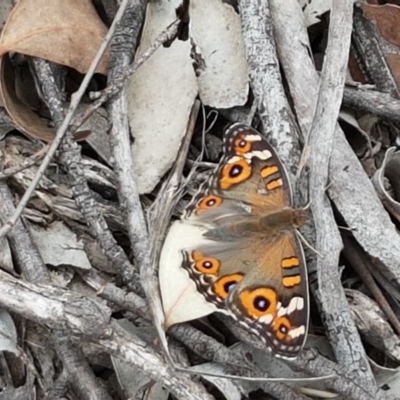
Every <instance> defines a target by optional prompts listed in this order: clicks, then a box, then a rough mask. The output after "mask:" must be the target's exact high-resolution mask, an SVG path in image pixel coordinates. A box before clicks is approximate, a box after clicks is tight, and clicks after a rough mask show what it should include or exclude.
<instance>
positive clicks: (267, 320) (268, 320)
mask: <svg viewBox="0 0 400 400" xmlns="http://www.w3.org/2000/svg"><path fill="white" fill-rule="evenodd" d="M272 320H273V315H272V314H267V315H263V316H262V317H261V318H260V319H259V321H260V322H262V323H263V324H270V323H271V322H272Z"/></svg>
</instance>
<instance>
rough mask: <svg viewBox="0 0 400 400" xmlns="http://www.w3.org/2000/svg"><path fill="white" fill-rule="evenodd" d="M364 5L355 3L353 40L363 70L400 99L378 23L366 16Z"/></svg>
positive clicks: (381, 88)
mask: <svg viewBox="0 0 400 400" xmlns="http://www.w3.org/2000/svg"><path fill="white" fill-rule="evenodd" d="M360 3H361V2H360ZM362 7H363V5H362V4H358V2H357V3H356V4H355V5H354V32H353V42H354V49H355V51H356V53H357V54H358V61H359V62H360V63H361V64H362V65H363V67H364V68H363V70H364V71H365V72H366V74H367V76H368V78H369V79H370V80H371V81H372V83H374V84H376V85H377V86H378V87H379V89H380V90H382V91H383V92H386V93H389V94H390V95H391V96H392V97H394V98H397V99H398V98H400V94H399V90H398V89H397V86H396V82H395V80H394V78H393V75H392V72H391V71H390V68H389V66H388V64H387V62H386V58H385V52H384V50H383V48H382V45H381V40H380V38H379V34H378V31H377V28H376V24H374V23H373V22H372V21H370V20H368V19H367V18H366V17H365V16H364V12H363V10H362Z"/></svg>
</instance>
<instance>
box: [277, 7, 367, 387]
mask: <svg viewBox="0 0 400 400" xmlns="http://www.w3.org/2000/svg"><path fill="white" fill-rule="evenodd" d="M271 4H272V14H273V19H274V26H275V32H276V38H277V46H278V52H279V56H280V59H281V62H282V66H283V68H284V70H285V75H286V78H287V80H288V84H289V87H290V92H291V95H292V98H293V102H294V105H295V107H296V113H297V117H298V121H299V124H300V127H301V129H302V131H303V133H305V134H306V133H307V132H308V131H309V129H310V127H311V122H312V120H313V116H314V109H315V104H316V101H317V94H318V74H317V72H316V70H315V67H314V64H313V62H312V60H311V59H310V56H309V52H308V51H307V49H308V48H309V42H308V35H307V31H306V28H305V26H304V24H303V16H302V14H301V9H300V7H299V4H298V2H297V1H295V0H290V1H282V0H271ZM341 5H342V6H343V1H341V2H338V3H336V2H335V7H338V6H339V7H340V6H341ZM346 7H350V5H349V4H348V2H347V4H346ZM335 10H337V8H335ZM345 17H347V25H346V26H343V29H346V35H347V39H346V40H347V43H348V40H349V39H348V35H349V34H350V33H349V32H350V30H351V26H349V23H350V21H349V19H350V18H351V9H349V8H347V12H346V13H344V15H343V18H345ZM288 18H290V19H291V23H290V24H287V23H285V22H284V21H287V19H288ZM336 18H337V17H336ZM333 22H337V19H336V20H335V21H333ZM339 51H340V50H339ZM345 51H348V48H346V50H345ZM338 57H339V56H338ZM343 57H344V54H342V56H341V60H342V65H343ZM339 60H340V58H338V61H339ZM334 65H335V64H334ZM325 66H326V67H329V65H328V62H327V61H325ZM336 66H338V64H336ZM328 72H329V71H328ZM341 79H343V77H341ZM332 82H334V81H332ZM339 83H340V84H342V81H340V82H337V84H339ZM326 93H328V92H326ZM335 95H336V104H335V107H336V109H338V107H339V105H340V98H339V95H340V93H336V94H335ZM326 101H328V104H327V105H326V107H327V108H326V110H325V111H324V112H327V113H330V115H329V118H330V120H329V122H328V120H326V127H324V128H323V130H320V131H317V130H316V127H314V128H313V130H314V133H313V134H312V136H311V140H312V141H315V144H314V142H313V144H312V146H313V148H312V149H311V150H312V152H313V153H315V154H314V155H313V156H312V157H313V161H312V163H313V165H314V170H315V168H317V167H318V165H316V163H317V160H315V157H317V156H318V154H320V153H321V152H322V153H323V154H325V155H324V157H326V158H325V159H324V160H321V163H322V164H321V166H322V168H323V170H322V171H321V172H322V176H318V175H315V174H314V176H313V177H312V185H313V193H312V195H311V201H312V203H311V206H312V207H313V206H314V205H315V201H318V204H317V205H316V207H315V209H316V211H317V214H315V213H313V214H314V216H316V217H317V219H318V222H317V223H318V225H317V226H318V231H317V234H318V235H319V244H318V245H317V249H318V251H323V253H324V254H325V259H324V260H319V268H320V271H319V274H322V273H323V274H324V275H319V278H320V279H319V284H321V283H322V284H323V285H322V286H321V287H320V289H321V290H319V289H318V299H319V301H320V304H321V305H322V306H323V313H324V315H326V316H327V318H326V320H325V324H326V326H327V328H328V329H327V330H328V333H330V341H331V342H332V345H333V347H334V349H335V352H336V356H337V358H338V361H339V362H340V363H341V364H343V365H351V366H352V367H353V368H354V369H355V370H356V371H357V373H358V374H360V375H361V377H363V378H365V379H367V380H368V382H369V385H370V386H372V385H373V378H372V375H371V372H370V370H369V368H368V362H367V360H366V357H365V353H364V350H363V347H362V343H361V341H360V338H359V335H358V332H357V330H356V328H355V325H354V322H353V320H352V318H351V315H350V312H349V309H348V306H347V302H346V299H345V296H344V292H343V289H342V287H341V283H340V279H339V276H338V271H337V266H338V264H337V262H338V252H339V251H340V246H341V242H340V238H339V237H338V232H337V229H336V227H335V223H334V219H333V216H332V213H331V211H330V210H329V209H328V208H327V207H326V205H325V204H326V202H325V204H324V202H322V201H321V196H323V194H324V191H325V182H326V173H327V168H328V160H329V153H330V151H331V149H332V147H335V146H336V145H337V137H338V134H337V131H336V134H335V135H336V136H333V131H332V130H333V129H334V127H335V126H337V124H336V118H337V116H334V112H333V113H332V112H331V109H330V107H329V105H330V103H331V101H332V98H328V99H326ZM316 116H317V117H318V116H319V117H321V108H320V111H319V114H316ZM332 121H334V123H333V125H330V126H329V127H328V124H332ZM326 129H328V131H326ZM319 135H321V137H320V136H319ZM325 135H329V136H325ZM341 135H342V136H343V134H342V133H341ZM332 137H333V140H334V142H332ZM322 138H324V142H322V143H320V144H319V139H321V140H322ZM309 143H311V142H309ZM315 146H317V147H315ZM347 147H348V149H346V152H347V153H349V152H350V153H351V154H352V155H353V156H354V153H353V152H352V150H351V149H350V148H349V146H348V145H347ZM341 159H342V166H341V169H343V168H344V165H346V164H345V161H344V160H343V156H341ZM331 167H332V161H331ZM330 172H331V174H332V175H333V174H334V170H333V169H332V168H331V169H330ZM332 175H331V176H332ZM347 179H351V178H350V176H349V177H348V178H347ZM314 191H315V194H314ZM360 194H361V192H360ZM315 196H317V197H316V200H314V197H315ZM325 201H326V200H325ZM324 217H325V218H326V219H325V220H323V218H324ZM321 235H326V236H325V238H326V241H325V242H322V240H321V239H322V238H323V237H324V236H321ZM321 242H322V243H321ZM320 246H322V247H320ZM329 246H332V247H329ZM331 255H332V259H331ZM321 261H322V264H321ZM330 262H332V264H331V265H330V264H329V263H330ZM328 268H330V269H328ZM321 279H322V282H321ZM324 284H325V285H328V287H327V288H326V289H324ZM322 290H324V292H322ZM328 294H329V295H330V296H332V297H331V298H330V297H329V296H328ZM323 296H326V297H323ZM341 326H346V331H343V329H342V328H341ZM372 387H373V386H372Z"/></svg>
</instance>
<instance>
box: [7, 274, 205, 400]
mask: <svg viewBox="0 0 400 400" xmlns="http://www.w3.org/2000/svg"><path fill="white" fill-rule="evenodd" d="M0 293H1V294H2V295H1V297H0V306H1V307H4V308H6V309H8V310H10V311H12V312H15V313H17V314H19V315H21V316H23V317H24V318H27V319H29V320H32V321H35V322H37V323H39V324H42V325H46V326H48V327H50V328H52V329H62V330H66V331H68V332H70V333H71V334H73V335H74V336H78V337H83V338H85V339H86V340H89V341H91V342H93V343H97V344H99V345H100V346H101V347H102V348H103V349H104V350H106V351H107V352H109V353H111V354H113V355H114V356H116V357H118V358H120V359H122V360H125V361H126V362H128V363H130V364H132V365H134V366H136V367H138V368H140V369H141V370H142V371H144V372H145V373H146V374H147V375H148V376H149V377H150V378H151V379H154V380H155V381H157V382H160V383H162V385H163V386H164V387H165V388H166V389H168V390H169V391H171V393H172V394H174V396H176V397H177V398H179V399H182V400H206V399H207V400H211V399H212V398H213V397H212V396H211V395H209V394H208V393H207V392H206V391H205V390H204V388H203V387H202V386H201V385H199V384H197V383H195V382H193V381H192V380H191V379H190V377H188V376H187V375H185V374H179V376H178V375H176V374H175V373H174V371H172V369H171V368H169V367H168V366H166V365H165V363H164V361H163V360H162V359H161V357H160V356H159V355H158V354H157V353H156V352H155V351H154V350H153V349H152V348H151V347H150V346H148V345H147V344H146V343H144V342H143V341H141V340H140V339H138V338H137V337H136V336H134V335H132V334H129V333H128V332H126V331H125V330H123V329H122V328H121V327H120V326H119V325H118V323H117V322H116V321H114V320H112V319H111V318H110V315H111V310H110V309H109V308H108V307H106V306H104V305H102V304H100V303H98V302H97V301H95V300H92V299H89V298H87V297H85V296H82V295H80V294H78V293H75V292H72V291H69V290H66V289H63V288H58V287H57V288H56V287H52V286H49V285H34V284H32V283H28V282H23V281H21V280H18V279H16V278H14V277H12V276H10V275H8V274H6V273H4V272H2V271H0Z"/></svg>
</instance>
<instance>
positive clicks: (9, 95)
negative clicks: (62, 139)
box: [0, 54, 90, 142]
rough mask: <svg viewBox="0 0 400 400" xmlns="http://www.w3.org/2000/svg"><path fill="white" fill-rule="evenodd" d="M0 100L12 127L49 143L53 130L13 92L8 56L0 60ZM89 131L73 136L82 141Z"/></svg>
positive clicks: (12, 77) (12, 73) (79, 132)
mask: <svg viewBox="0 0 400 400" xmlns="http://www.w3.org/2000/svg"><path fill="white" fill-rule="evenodd" d="M0 99H1V101H2V103H3V106H4V107H5V109H6V110H7V113H8V115H9V116H10V118H11V119H12V122H13V123H14V125H15V126H16V127H17V128H18V129H19V130H20V131H21V132H22V133H25V134H26V135H27V136H29V137H33V138H35V139H40V140H43V141H45V142H51V141H52V140H53V139H54V136H55V129H54V128H52V127H50V126H48V125H47V123H46V120H45V119H42V118H40V117H39V115H37V114H36V113H35V112H33V111H32V110H31V109H30V108H29V107H28V106H27V105H26V104H25V103H24V102H22V101H21V100H20V99H19V98H18V96H17V93H16V91H15V76H14V69H13V66H12V64H11V62H10V59H9V56H8V54H5V55H4V56H3V57H1V59H0ZM89 135H90V131H88V130H82V131H78V132H76V133H75V134H74V137H75V139H76V140H84V139H86V138H87V137H88V136H89Z"/></svg>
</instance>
